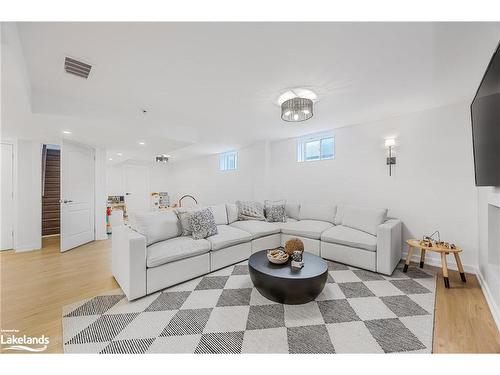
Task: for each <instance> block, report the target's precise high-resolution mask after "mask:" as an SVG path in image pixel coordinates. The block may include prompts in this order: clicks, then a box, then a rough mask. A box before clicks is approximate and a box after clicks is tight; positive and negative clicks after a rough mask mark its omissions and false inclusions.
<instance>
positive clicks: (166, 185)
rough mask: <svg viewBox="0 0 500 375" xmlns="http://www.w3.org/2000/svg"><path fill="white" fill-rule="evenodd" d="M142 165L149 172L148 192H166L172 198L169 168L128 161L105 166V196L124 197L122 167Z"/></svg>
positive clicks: (171, 181)
mask: <svg viewBox="0 0 500 375" xmlns="http://www.w3.org/2000/svg"><path fill="white" fill-rule="evenodd" d="M126 165H142V166H144V167H146V168H148V171H149V186H150V190H151V191H150V192H158V191H166V192H168V193H169V194H170V196H172V193H173V191H174V181H173V177H172V171H171V166H170V165H168V164H159V163H155V162H144V161H134V160H128V161H125V162H123V163H118V164H113V165H107V166H106V195H107V196H108V195H125V183H124V180H123V179H124V173H123V167H124V166H126Z"/></svg>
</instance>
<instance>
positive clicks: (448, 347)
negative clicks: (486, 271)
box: [0, 237, 500, 353]
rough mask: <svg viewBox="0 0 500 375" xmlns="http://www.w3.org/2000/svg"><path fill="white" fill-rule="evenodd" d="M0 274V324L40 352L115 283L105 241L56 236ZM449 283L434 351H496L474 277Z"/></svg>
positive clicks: (3, 263) (8, 262) (499, 342)
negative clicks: (39, 345) (65, 311)
mask: <svg viewBox="0 0 500 375" xmlns="http://www.w3.org/2000/svg"><path fill="white" fill-rule="evenodd" d="M411 266H412V267H416V266H418V265H415V264H412V265H411ZM426 268H427V269H432V270H433V271H434V272H437V273H440V272H441V271H440V270H438V269H437V268H434V267H428V266H426ZM0 273H1V275H0V281H1V285H0V328H2V329H18V330H19V331H20V332H19V333H20V334H26V335H29V336H40V335H43V334H45V335H46V336H49V338H50V344H49V346H48V350H47V351H46V352H45V353H47V352H49V353H62V326H61V311H62V307H63V306H64V305H68V304H70V303H73V302H77V301H80V300H82V299H84V298H88V297H92V296H94V295H96V294H98V293H101V292H104V291H107V290H110V289H115V288H117V287H118V285H117V283H116V281H115V280H114V278H113V277H112V276H111V242H110V241H109V240H106V241H96V242H92V243H90V244H87V245H84V246H81V247H79V248H76V249H73V250H71V251H68V252H65V253H61V252H60V251H59V238H58V237H49V238H45V239H44V248H43V249H42V250H39V251H32V252H26V253H14V252H13V251H3V252H1V253H0ZM450 283H451V289H445V288H444V285H443V279H442V275H441V276H440V278H438V284H437V291H436V294H437V295H436V313H435V326H434V342H433V351H434V353H500V333H499V331H498V329H497V327H496V325H495V322H494V321H493V317H492V316H491V313H490V311H489V309H488V306H487V304H486V300H485V298H484V295H483V293H482V291H481V288H480V286H479V283H478V280H477V278H476V277H475V276H474V275H471V274H467V283H466V284H463V283H462V282H461V281H460V276H459V273H458V272H455V271H450Z"/></svg>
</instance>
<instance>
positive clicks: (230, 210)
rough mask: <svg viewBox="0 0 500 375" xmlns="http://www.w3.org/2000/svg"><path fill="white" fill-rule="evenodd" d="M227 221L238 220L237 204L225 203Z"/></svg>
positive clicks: (230, 222)
mask: <svg viewBox="0 0 500 375" xmlns="http://www.w3.org/2000/svg"><path fill="white" fill-rule="evenodd" d="M226 212H227V221H228V223H229V224H232V223H234V222H235V221H238V206H237V205H236V204H235V203H227V204H226Z"/></svg>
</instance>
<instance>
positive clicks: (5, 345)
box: [0, 329, 49, 352]
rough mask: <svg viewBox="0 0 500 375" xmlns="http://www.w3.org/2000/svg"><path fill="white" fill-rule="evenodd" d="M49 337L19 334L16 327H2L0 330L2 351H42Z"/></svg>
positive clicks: (45, 347)
mask: <svg viewBox="0 0 500 375" xmlns="http://www.w3.org/2000/svg"><path fill="white" fill-rule="evenodd" d="M48 344H49V338H48V337H47V336H45V335H42V336H36V337H33V336H26V335H19V330H17V329H10V330H9V329H2V330H0V345H1V346H2V351H6V350H13V351H27V352H43V351H44V350H46V349H47V345H48Z"/></svg>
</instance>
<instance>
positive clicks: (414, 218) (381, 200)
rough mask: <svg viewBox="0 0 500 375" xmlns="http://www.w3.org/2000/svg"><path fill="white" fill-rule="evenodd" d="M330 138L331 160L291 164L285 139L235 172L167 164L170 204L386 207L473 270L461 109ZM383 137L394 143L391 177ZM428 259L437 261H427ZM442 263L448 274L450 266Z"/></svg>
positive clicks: (203, 163)
mask: <svg viewBox="0 0 500 375" xmlns="http://www.w3.org/2000/svg"><path fill="white" fill-rule="evenodd" d="M284 126H285V125H284ZM303 126H307V124H305V125H303ZM325 127H326V126H325ZM334 134H335V138H336V141H335V142H336V144H335V146H336V158H335V159H334V160H325V161H317V162H306V163H297V162H296V140H295V139H287V140H283V141H277V142H273V143H270V144H269V143H264V142H263V143H259V144H257V145H254V146H253V147H250V148H246V149H242V150H240V151H239V168H238V170H237V171H228V172H221V171H219V170H218V164H217V162H218V159H217V155H210V156H207V157H204V158H197V159H193V160H189V161H184V162H179V163H174V164H173V170H174V177H175V182H176V197H178V196H180V195H182V194H193V195H195V197H197V198H198V199H199V200H200V202H201V203H202V204H212V203H219V202H232V201H235V200H237V199H243V200H244V199H257V200H261V201H262V200H264V199H287V200H288V201H297V202H310V203H315V202H332V203H336V204H356V205H363V206H371V207H387V208H389V215H391V216H394V217H398V218H401V220H402V221H403V223H404V234H403V235H404V238H405V239H407V238H410V237H416V238H420V237H421V236H422V235H424V234H430V233H432V232H433V231H434V230H439V231H440V233H441V238H443V239H444V240H447V241H451V242H454V243H456V244H457V245H458V246H461V247H462V248H463V249H464V253H463V256H462V260H463V263H464V265H466V268H467V269H468V270H471V271H475V267H476V266H477V257H478V253H477V222H476V220H477V219H476V218H477V210H476V201H477V195H476V188H475V186H474V170H473V156H472V137H471V128H470V115H469V109H468V104H467V103H458V104H453V105H450V106H447V107H442V108H437V109H432V110H428V111H424V112H419V113H414V114H410V115H405V116H401V117H395V118H390V119H387V120H384V121H378V122H374V123H369V124H364V125H357V126H349V127H344V128H339V129H336V130H334ZM386 137H396V139H397V147H396V151H395V152H396V157H397V165H396V166H395V168H394V170H393V176H392V177H389V171H388V166H387V165H386V164H385V157H386V149H385V148H384V138H386ZM432 258H434V259H432ZM428 260H429V262H432V261H433V260H434V261H435V262H437V258H435V255H434V254H429V255H428ZM449 263H450V265H451V267H453V265H454V259H449ZM435 264H436V263H435Z"/></svg>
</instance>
